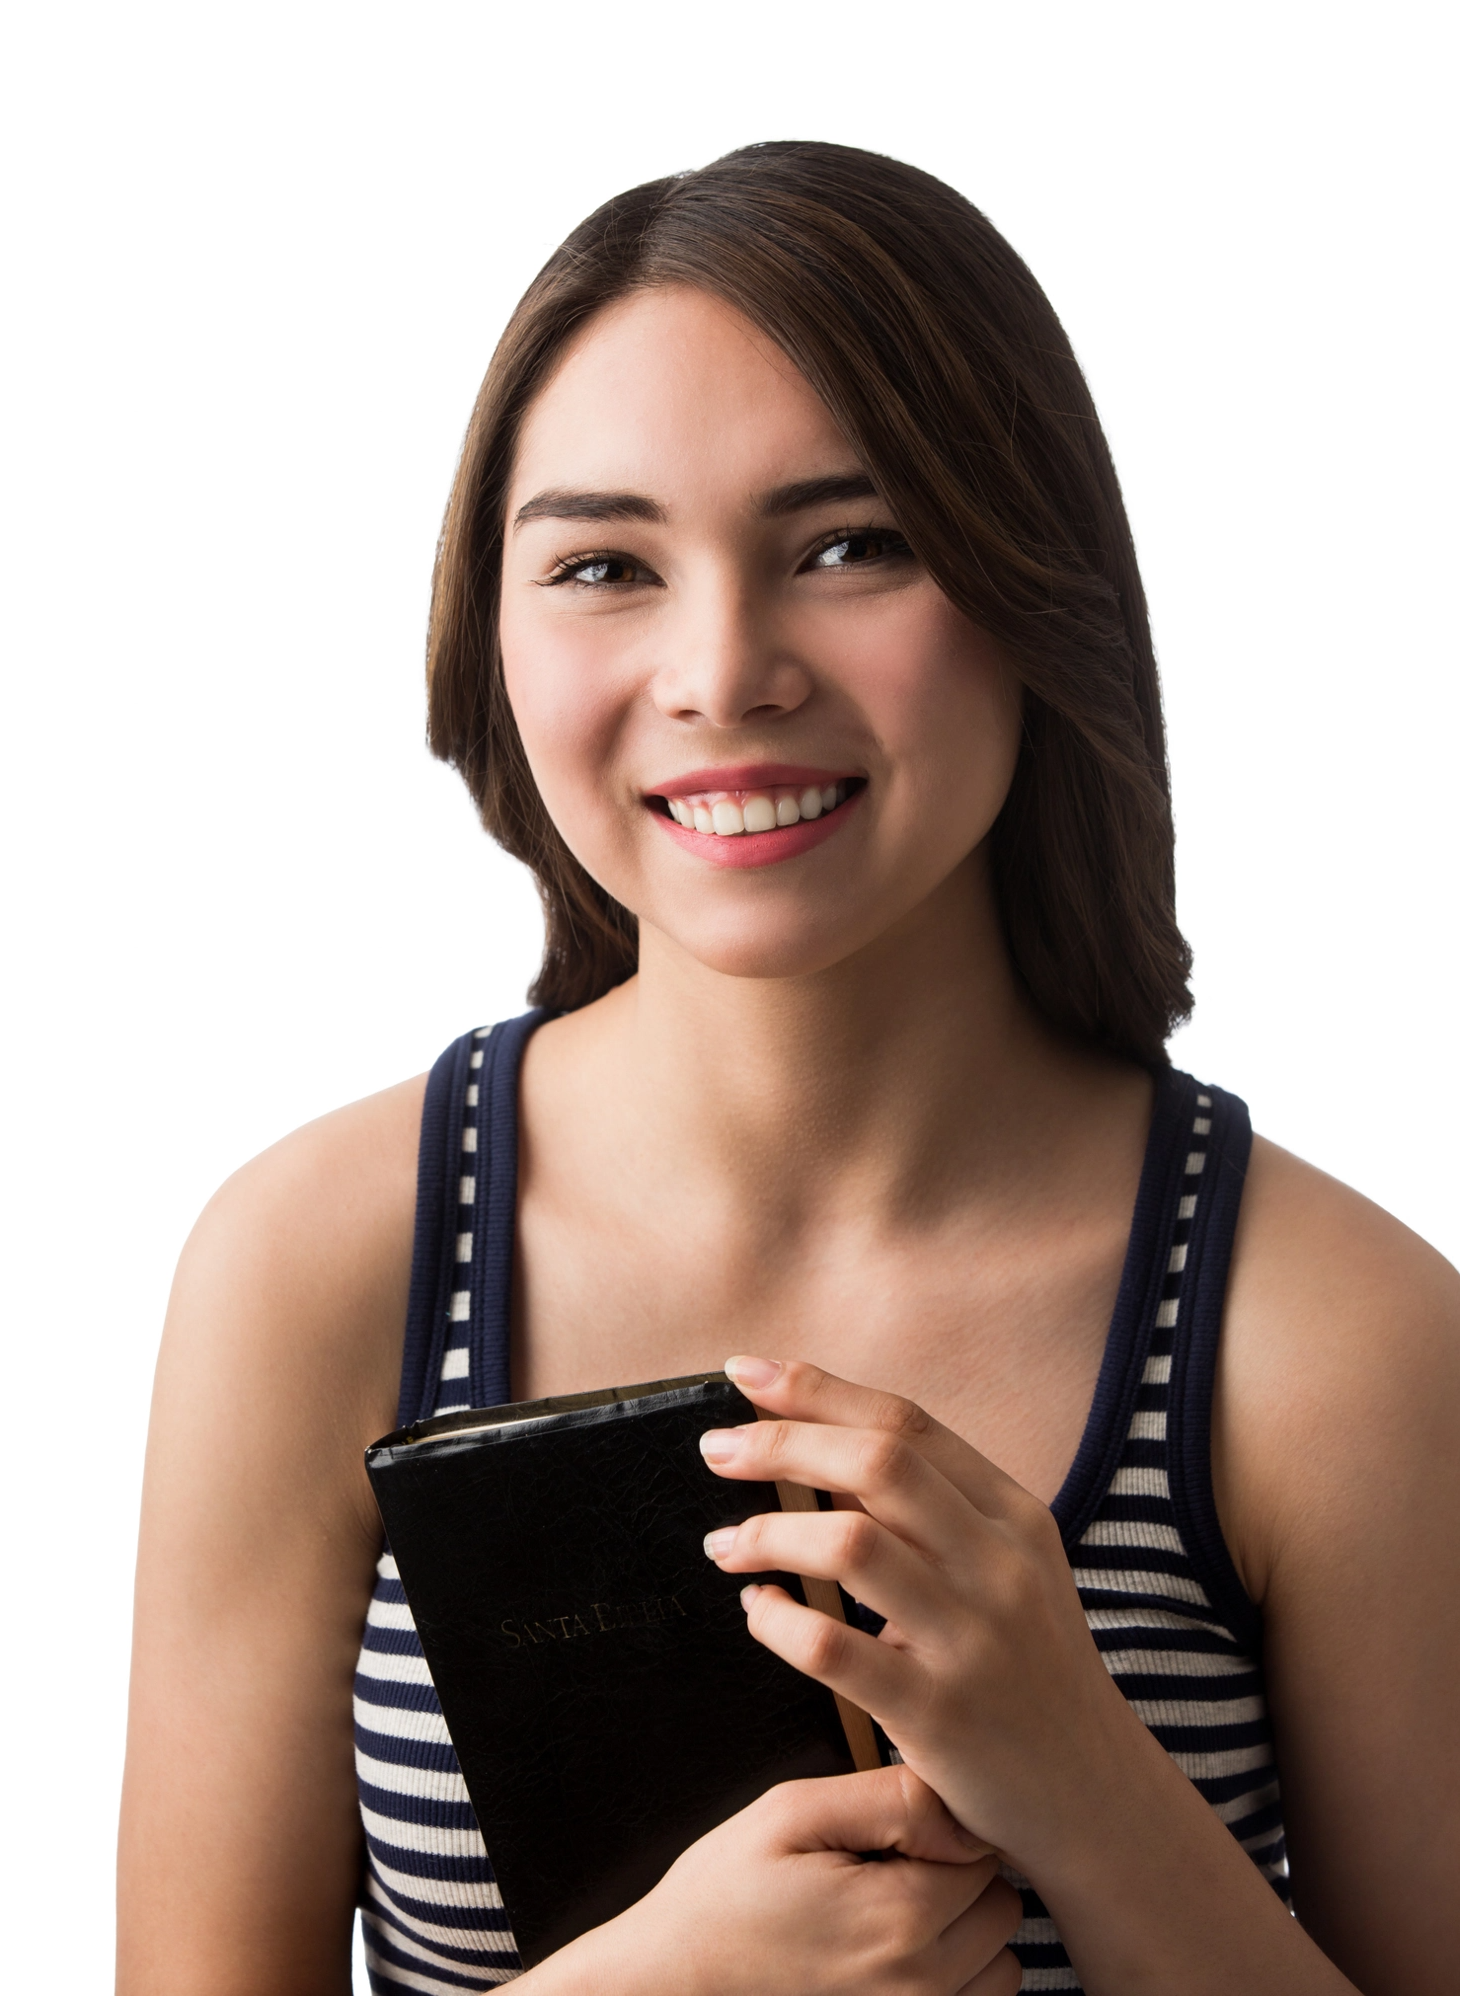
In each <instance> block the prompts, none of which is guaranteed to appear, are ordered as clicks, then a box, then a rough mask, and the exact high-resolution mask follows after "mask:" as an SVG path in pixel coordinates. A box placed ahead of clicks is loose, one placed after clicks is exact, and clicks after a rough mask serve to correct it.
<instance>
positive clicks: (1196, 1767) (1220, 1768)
mask: <svg viewBox="0 0 1460 1996" xmlns="http://www.w3.org/2000/svg"><path fill="white" fill-rule="evenodd" d="M1171 1758H1172V1759H1173V1760H1174V1761H1175V1762H1176V1765H1177V1766H1178V1767H1179V1768H1180V1769H1181V1772H1182V1773H1183V1774H1184V1775H1185V1776H1186V1778H1187V1780H1188V1781H1220V1780H1221V1779H1222V1777H1223V1775H1227V1774H1251V1773H1253V1772H1255V1770H1256V1769H1257V1768H1259V1767H1271V1765H1272V1748H1271V1747H1270V1746H1268V1745H1267V1744H1266V1742H1260V1743H1259V1744H1258V1745H1257V1746H1244V1747H1228V1748H1226V1749H1225V1750H1224V1751H1223V1752H1221V1753H1173V1754H1172V1756H1171Z"/></svg>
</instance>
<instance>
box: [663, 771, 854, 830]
mask: <svg viewBox="0 0 1460 1996" xmlns="http://www.w3.org/2000/svg"><path fill="white" fill-rule="evenodd" d="M854 784H856V785H857V787H858V788H860V787H861V786H860V784H859V783H858V782H857V779H856V778H855V777H848V778H845V779H842V780H840V781H838V782H836V783H805V784H799V785H798V784H790V783H777V784H772V785H768V786H767V787H766V788H765V789H763V790H700V791H695V792H692V793H690V794H689V795H687V796H684V797H666V798H665V799H664V804H665V807H666V809H667V810H668V812H669V815H670V817H671V818H673V819H674V821H675V823H676V824H678V825H683V826H684V829H685V830H686V831H687V832H699V833H701V834H702V835H703V836H706V837H709V838H716V839H735V838H740V837H741V836H742V835H743V834H744V833H746V832H774V831H784V830H786V829H787V827H788V826H791V825H799V824H800V822H801V820H802V819H803V818H811V819H815V818H820V817H822V816H824V815H825V813H827V812H828V811H834V810H835V809H836V808H837V806H838V805H839V804H844V803H845V802H846V800H847V796H848V794H849V792H850V791H851V789H852V787H853V785H854Z"/></svg>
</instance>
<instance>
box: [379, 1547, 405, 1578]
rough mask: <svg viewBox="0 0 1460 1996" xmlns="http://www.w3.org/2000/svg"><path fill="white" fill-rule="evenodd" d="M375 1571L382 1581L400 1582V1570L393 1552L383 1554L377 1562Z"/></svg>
mask: <svg viewBox="0 0 1460 1996" xmlns="http://www.w3.org/2000/svg"><path fill="white" fill-rule="evenodd" d="M375 1571H376V1572H377V1573H378V1574H379V1575H380V1577H381V1579H382V1580H399V1579H400V1568H399V1567H398V1566H397V1565H396V1563H395V1554H394V1553H393V1552H383V1553H382V1554H381V1555H380V1557H379V1559H378V1560H376V1562H375Z"/></svg>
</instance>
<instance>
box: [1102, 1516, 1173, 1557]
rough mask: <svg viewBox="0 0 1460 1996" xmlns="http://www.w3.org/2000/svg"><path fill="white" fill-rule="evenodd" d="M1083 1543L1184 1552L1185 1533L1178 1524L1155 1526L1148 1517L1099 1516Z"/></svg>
mask: <svg viewBox="0 0 1460 1996" xmlns="http://www.w3.org/2000/svg"><path fill="white" fill-rule="evenodd" d="M1080 1544H1081V1545H1082V1546H1141V1547H1143V1548H1144V1547H1153V1548H1155V1549H1156V1550H1158V1551H1160V1552H1180V1551H1181V1550H1182V1546H1181V1534H1180V1532H1178V1531H1177V1529H1176V1527H1175V1526H1174V1525H1153V1524H1151V1523H1150V1522H1149V1521H1148V1520H1147V1519H1145V1518H1097V1519H1096V1520H1095V1522H1094V1524H1093V1525H1091V1527H1090V1529H1089V1530H1088V1531H1087V1532H1086V1533H1085V1536H1084V1537H1083V1538H1082V1539H1081V1540H1080Z"/></svg>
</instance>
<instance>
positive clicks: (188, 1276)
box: [158, 1075, 426, 1451]
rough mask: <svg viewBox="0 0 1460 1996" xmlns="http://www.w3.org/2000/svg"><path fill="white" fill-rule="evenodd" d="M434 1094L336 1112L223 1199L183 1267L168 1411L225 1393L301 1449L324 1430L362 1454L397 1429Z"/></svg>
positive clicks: (171, 1320)
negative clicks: (305, 1434) (317, 1426)
mask: <svg viewBox="0 0 1460 1996" xmlns="http://www.w3.org/2000/svg"><path fill="white" fill-rule="evenodd" d="M425 1086H426V1078H425V1076H423V1075H422V1076H417V1077H416V1078H414V1079H413V1080H410V1081H406V1082H402V1083H400V1084H399V1085H398V1086H396V1087H393V1088H387V1089H385V1090H383V1091H382V1092H381V1093H380V1094H377V1095H372V1096H369V1097H367V1098H366V1099H365V1100H363V1101H360V1102H353V1103H351V1104H349V1106H348V1107H345V1108H342V1109H337V1110H334V1111H333V1112H331V1113H330V1114H328V1115H325V1116H322V1117H320V1118H319V1119H318V1120H317V1121H315V1122H311V1123H308V1124H306V1125H305V1126H304V1127H303V1128H301V1129H298V1130H295V1131H293V1132H292V1133H291V1134H290V1135H289V1136H286V1137H284V1138H283V1139H282V1140H281V1141H280V1142H278V1143H276V1144H273V1145H271V1146H270V1148H269V1149H268V1150H266V1151H264V1152H262V1153H261V1154H260V1155H259V1156H258V1157H255V1158H253V1159H252V1160H251V1161H250V1162H249V1163H247V1164H245V1165H244V1166H243V1167H242V1168H241V1169H240V1170H238V1171H236V1172H234V1174H233V1175H232V1176H231V1177H230V1178H229V1179H227V1180H226V1181H225V1183H224V1184H223V1185H222V1186H220V1188H219V1189H218V1191H217V1192H216V1193H215V1194H214V1196H213V1197H212V1199H211V1200H210V1201H209V1202H208V1204H207V1206H206V1207H205V1208H204V1210H203V1212H202V1214H201V1216H200V1217H199V1219H198V1222H197V1224H196V1226H195V1227H194V1228H193V1231H192V1233H191V1235H190V1236H189V1238H188V1241H187V1244H186V1246H185V1247H184V1249H183V1253H182V1257H181V1259H180V1261H179V1264H178V1271H177V1276H176V1278H175V1281H174V1284H173V1293H172V1297H171V1300H170V1302H169V1305H168V1314H167V1326H166V1329H165V1332H164V1337H163V1347H162V1355H161V1359H160V1361H159V1368H158V1385H159V1391H160V1393H161V1395H162V1397H163V1399H164V1400H168V1399H170V1398H171V1397H172V1393H171V1391H170V1389H174V1388H181V1389H182V1390H183V1392H184V1394H185V1397H186V1398H187V1399H188V1400H189V1401H193V1402H204V1401H209V1400H211V1399H212V1398H213V1396H214V1395H215V1394H220V1393H221V1394H223V1395H225V1396H226V1397H227V1398H228V1399H229V1400H230V1401H232V1403H233V1405H234V1407H235V1410H236V1412H237V1413H238V1414H239V1415H242V1416H243V1417H244V1418H245V1420H246V1421H247V1419H248V1417H249V1416H250V1415H252V1416H253V1417H254V1418H255V1419H256V1420H257V1421H258V1422H259V1423H260V1424H261V1425H264V1426H270V1425H275V1426H277V1427H279V1428H281V1429H284V1430H288V1431H291V1432H292V1433H294V1434H295V1435H296V1436H298V1434H299V1433H300V1430H301V1428H307V1427H308V1426H309V1424H310V1421H311V1418H312V1417H313V1416H316V1415H317V1417H318V1419H319V1420H320V1421H321V1422H323V1423H326V1424H333V1425H336V1426H339V1427H343V1428H345V1429H347V1430H348V1431H349V1447H350V1449H351V1450H352V1451H353V1450H354V1447H355V1444H356V1443H359V1445H360V1446H362V1447H363V1445H364V1444H365V1443H366V1442H368V1441H370V1440H372V1439H373V1438H374V1437H375V1436H376V1435H378V1434H380V1433H382V1432H383V1431H384V1430H385V1429H386V1428H388V1427H390V1426H391V1425H393V1422H394V1414H395V1396H396V1391H397V1388H398V1384H399V1377H400V1364H401V1351H402V1342H403V1337H404V1327H405V1316H406V1304H407V1298H408V1295H409V1289H410V1267H411V1245H412V1238H413V1231H414V1215H415V1196H416V1161H417V1148H418V1142H419V1134H420V1123H421V1107H422V1100H423V1096H424V1093H425ZM367 1430H368V1432H366V1431H367Z"/></svg>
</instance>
